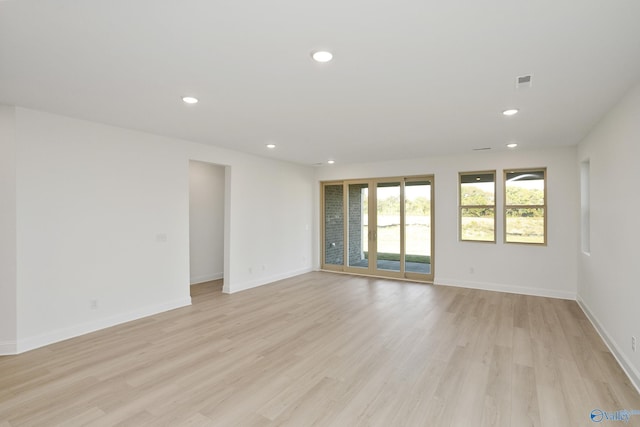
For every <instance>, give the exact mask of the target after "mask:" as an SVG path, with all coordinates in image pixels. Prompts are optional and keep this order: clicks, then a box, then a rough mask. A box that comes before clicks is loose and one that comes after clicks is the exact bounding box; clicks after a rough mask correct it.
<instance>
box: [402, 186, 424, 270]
mask: <svg viewBox="0 0 640 427" xmlns="http://www.w3.org/2000/svg"><path fill="white" fill-rule="evenodd" d="M404 203H405V208H404V214H405V221H404V227H405V228H404V231H405V265H404V269H405V272H406V273H417V274H431V181H430V180H416V181H407V182H405V187H404Z"/></svg>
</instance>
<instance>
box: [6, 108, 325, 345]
mask: <svg viewBox="0 0 640 427" xmlns="http://www.w3.org/2000/svg"><path fill="white" fill-rule="evenodd" d="M15 125H16V126H15V128H16V167H17V169H16V170H17V172H16V176H17V238H16V239H17V243H16V247H17V285H16V294H17V314H16V318H17V341H18V344H17V347H18V351H24V350H27V349H30V348H35V347H38V346H41V345H45V344H48V343H51V342H55V341H58V340H61V339H65V338H69V337H71V336H74V335H78V334H81V333H85V332H88V331H92V330H96V329H100V328H103V327H106V326H110V325H113V324H117V323H120V322H123V321H127V320H131V319H134V318H137V317H141V316H145V315H149V314H152V313H156V312H160V311H163V310H167V309H170V308H173V307H179V306H183V305H185V304H189V303H190V298H189V180H188V165H189V160H190V159H193V160H199V161H204V162H210V163H218V164H225V165H229V169H228V170H227V171H226V173H227V178H228V179H227V182H226V188H225V197H226V199H227V202H226V203H225V222H226V224H227V227H226V228H225V238H224V240H225V243H224V247H225V251H226V252H227V254H228V255H229V256H228V258H227V260H226V261H225V262H226V263H227V264H228V265H227V266H226V270H228V271H229V274H228V275H227V276H228V277H225V285H224V288H225V290H226V291H227V292H235V291H238V290H242V289H248V288H250V287H254V286H259V285H262V284H265V283H269V282H271V281H273V280H276V279H278V278H284V277H289V276H291V275H295V274H299V273H301V272H305V271H309V270H310V269H311V245H312V238H311V231H310V229H309V224H310V223H311V221H312V214H311V207H312V205H313V171H312V169H310V168H307V167H303V166H296V165H292V164H289V163H285V162H279V161H274V160H268V159H263V158H258V157H255V156H249V155H245V154H242V153H237V152H233V151H230V150H223V149H219V148H216V147H211V146H207V145H202V144H196V143H191V142H188V141H181V140H176V139H173V138H165V137H160V136H156V135H150V134H145V133H142V132H135V131H129V130H125V129H120V128H115V127H111V126H106V125H101V124H97V123H91V122H87V121H82V120H77V119H73V118H67V117H62V116H57V115H53V114H48V113H44V112H39V111H34V110H29V109H24V108H16V117H15ZM10 292H11V291H9V293H10ZM91 300H97V302H98V307H97V309H91Z"/></svg>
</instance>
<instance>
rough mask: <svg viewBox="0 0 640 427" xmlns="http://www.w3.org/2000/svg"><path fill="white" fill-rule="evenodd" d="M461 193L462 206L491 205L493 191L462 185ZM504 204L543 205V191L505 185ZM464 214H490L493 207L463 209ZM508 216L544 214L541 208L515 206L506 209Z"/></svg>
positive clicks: (483, 215) (538, 216)
mask: <svg viewBox="0 0 640 427" xmlns="http://www.w3.org/2000/svg"><path fill="white" fill-rule="evenodd" d="M461 191H462V194H461V201H460V202H461V205H462V206H479V205H492V204H493V203H494V197H493V193H491V192H488V191H484V190H482V189H481V188H478V187H477V186H474V185H463V186H462V189H461ZM506 204H507V205H515V206H535V205H539V206H543V205H544V191H543V190H540V189H531V188H523V187H519V186H515V185H510V186H507V189H506ZM465 211H466V212H465V213H464V216H465V217H466V216H475V217H479V218H482V217H487V216H491V215H492V211H493V209H480V208H478V209H473V210H472V209H468V210H465ZM507 216H508V217H536V218H540V217H543V216H544V210H543V209H536V208H529V209H526V208H517V209H508V210H507Z"/></svg>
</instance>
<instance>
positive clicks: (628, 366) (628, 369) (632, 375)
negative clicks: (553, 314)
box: [577, 296, 640, 393]
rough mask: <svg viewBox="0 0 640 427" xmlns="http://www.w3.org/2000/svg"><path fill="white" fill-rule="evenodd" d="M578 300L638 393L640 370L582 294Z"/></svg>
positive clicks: (639, 389)
mask: <svg viewBox="0 0 640 427" xmlns="http://www.w3.org/2000/svg"><path fill="white" fill-rule="evenodd" d="M577 301H578V305H579V306H580V308H581V309H582V311H583V312H584V314H585V315H586V316H587V319H589V321H590V322H591V324H592V325H593V327H594V328H595V329H596V331H597V332H598V334H599V335H600V338H602V341H604V343H605V344H606V346H607V347H608V348H609V351H610V352H611V354H613V357H615V358H616V361H617V362H618V365H620V367H621V368H622V370H623V371H624V373H625V374H627V377H629V380H630V381H631V384H633V386H634V387H635V388H636V390H637V391H638V393H640V372H639V371H638V370H637V369H636V368H635V367H634V366H633V364H632V363H631V361H630V360H629V358H628V357H627V356H626V355H625V354H624V352H623V351H622V350H621V348H620V346H619V345H618V343H617V342H616V341H615V340H614V339H613V337H612V336H611V335H610V334H609V332H607V330H606V329H605V327H604V326H602V323H600V321H599V320H598V318H597V317H596V316H595V315H594V314H593V312H592V311H591V309H590V308H589V306H588V305H587V303H585V302H584V301H583V300H582V298H580V296H578V298H577Z"/></svg>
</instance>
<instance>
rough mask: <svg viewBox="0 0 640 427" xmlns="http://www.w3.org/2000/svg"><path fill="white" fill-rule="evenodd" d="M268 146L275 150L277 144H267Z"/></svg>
mask: <svg viewBox="0 0 640 427" xmlns="http://www.w3.org/2000/svg"><path fill="white" fill-rule="evenodd" d="M267 148H268V149H270V150H273V149H274V148H276V144H267Z"/></svg>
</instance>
